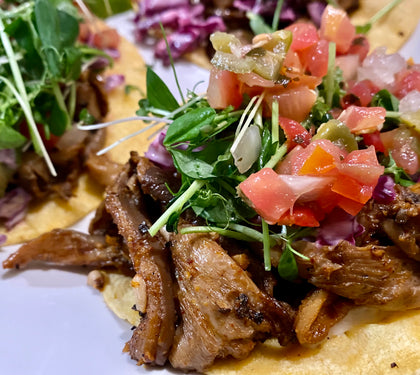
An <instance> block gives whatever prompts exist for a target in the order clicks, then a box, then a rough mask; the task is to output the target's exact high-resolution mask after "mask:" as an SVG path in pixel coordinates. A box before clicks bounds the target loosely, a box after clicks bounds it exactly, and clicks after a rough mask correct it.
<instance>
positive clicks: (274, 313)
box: [169, 234, 294, 371]
mask: <svg viewBox="0 0 420 375" xmlns="http://www.w3.org/2000/svg"><path fill="white" fill-rule="evenodd" d="M172 258H173V262H174V265H175V275H176V279H177V282H178V286H179V289H178V292H177V297H178V300H179V304H180V310H181V313H180V317H181V319H182V322H181V323H180V325H179V327H178V328H177V331H176V335H175V340H174V344H173V347H172V350H171V354H170V357H169V360H170V362H171V364H172V365H173V366H174V367H175V368H179V369H183V370H198V371H202V370H203V369H205V368H206V367H208V366H210V365H211V364H212V363H213V362H214V360H215V359H216V358H224V357H227V356H233V357H234V358H244V357H246V356H247V355H248V354H249V353H250V352H251V350H252V349H253V348H254V346H255V344H256V341H259V340H264V339H266V338H268V337H277V338H278V340H279V342H280V343H281V344H286V343H288V342H289V341H290V340H291V338H292V337H293V316H294V311H293V310H292V309H291V308H290V306H289V305H287V304H286V303H283V302H280V301H277V300H275V299H274V298H271V297H269V296H268V295H267V294H265V293H263V292H262V291H261V290H260V289H258V287H257V286H256V285H255V284H254V282H253V281H252V280H251V279H250V277H249V276H248V274H247V273H246V271H244V270H243V269H242V268H241V267H240V266H239V265H238V264H237V263H236V262H235V261H234V260H233V259H232V258H231V257H230V256H229V255H228V254H227V253H226V251H225V250H223V248H222V247H221V246H220V245H219V244H218V243H217V242H216V241H215V240H214V239H212V237H211V236H210V235H208V234H193V235H175V236H174V239H173V241H172Z"/></svg>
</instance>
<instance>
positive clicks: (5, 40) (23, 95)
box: [0, 19, 57, 177]
mask: <svg viewBox="0 0 420 375" xmlns="http://www.w3.org/2000/svg"><path fill="white" fill-rule="evenodd" d="M0 39H1V41H2V44H3V47H4V50H5V52H6V55H7V57H8V59H9V65H10V68H11V70H12V73H13V78H14V80H15V84H16V87H17V90H16V89H15V87H14V86H13V84H12V83H11V82H10V81H9V80H7V79H5V78H4V77H0V78H1V79H2V80H3V82H5V83H6V85H7V86H8V87H9V88H10V89H11V91H12V92H13V94H14V96H15V97H16V99H17V100H18V102H19V104H20V106H21V107H22V110H23V112H24V114H25V117H26V120H27V121H28V124H29V128H30V129H31V133H32V136H33V137H34V140H35V142H34V147H35V149H36V147H38V148H39V151H41V153H42V155H43V157H44V159H45V162H46V163H47V166H48V169H49V170H50V173H51V175H52V176H54V177H55V176H57V172H56V170H55V168H54V165H53V163H52V161H51V159H50V156H49V155H48V152H47V150H46V148H45V145H44V143H43V142H42V139H41V135H40V134H39V132H38V128H37V127H36V124H35V120H34V117H33V114H32V110H31V107H30V104H29V99H28V94H27V92H26V89H25V84H24V82H23V78H22V75H21V73H20V69H19V66H18V64H17V61H16V59H15V54H14V52H13V47H12V44H11V42H10V39H9V37H8V35H7V34H6V32H5V29H4V24H3V20H2V19H0Z"/></svg>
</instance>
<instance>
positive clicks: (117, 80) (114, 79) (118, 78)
mask: <svg viewBox="0 0 420 375" xmlns="http://www.w3.org/2000/svg"><path fill="white" fill-rule="evenodd" d="M124 82H125V77H124V75H122V74H111V75H109V76H108V77H106V80H105V90H106V91H108V92H109V91H112V90H114V89H115V88H117V87H119V86H121V85H123V84H124Z"/></svg>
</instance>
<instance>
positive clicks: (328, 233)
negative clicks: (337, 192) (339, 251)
mask: <svg viewBox="0 0 420 375" xmlns="http://www.w3.org/2000/svg"><path fill="white" fill-rule="evenodd" d="M363 230H364V228H363V226H362V225H360V224H359V223H358V222H357V221H356V218H355V217H354V216H352V215H350V214H348V213H347V212H345V211H343V210H342V209H340V208H335V209H334V210H333V211H332V212H331V213H330V214H329V215H328V216H327V217H326V218H325V219H324V220H323V221H322V222H321V226H320V227H319V229H318V236H317V238H316V243H317V244H318V245H321V246H323V245H328V246H335V245H337V244H338V243H340V242H341V241H342V240H345V241H348V242H350V243H351V244H352V245H354V244H355V237H357V236H358V235H360V234H361V233H363Z"/></svg>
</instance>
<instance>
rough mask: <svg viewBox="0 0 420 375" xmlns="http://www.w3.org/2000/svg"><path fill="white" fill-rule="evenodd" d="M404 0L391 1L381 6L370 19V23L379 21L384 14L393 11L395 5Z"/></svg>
mask: <svg viewBox="0 0 420 375" xmlns="http://www.w3.org/2000/svg"><path fill="white" fill-rule="evenodd" d="M402 1H403V0H394V1H391V2H389V3H388V4H387V5H385V6H384V7H383V8H381V9H380V10H379V11H378V12H376V13H375V14H374V15H373V16H372V17H371V18H370V20H369V23H370V24H374V23H375V22H377V21H379V20H380V19H381V18H382V17H383V16H385V15H386V14H387V13H388V12H389V11H391V10H392V9H393V8H394V7H396V6H397V5H398V4H399V3H401V2H402Z"/></svg>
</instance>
